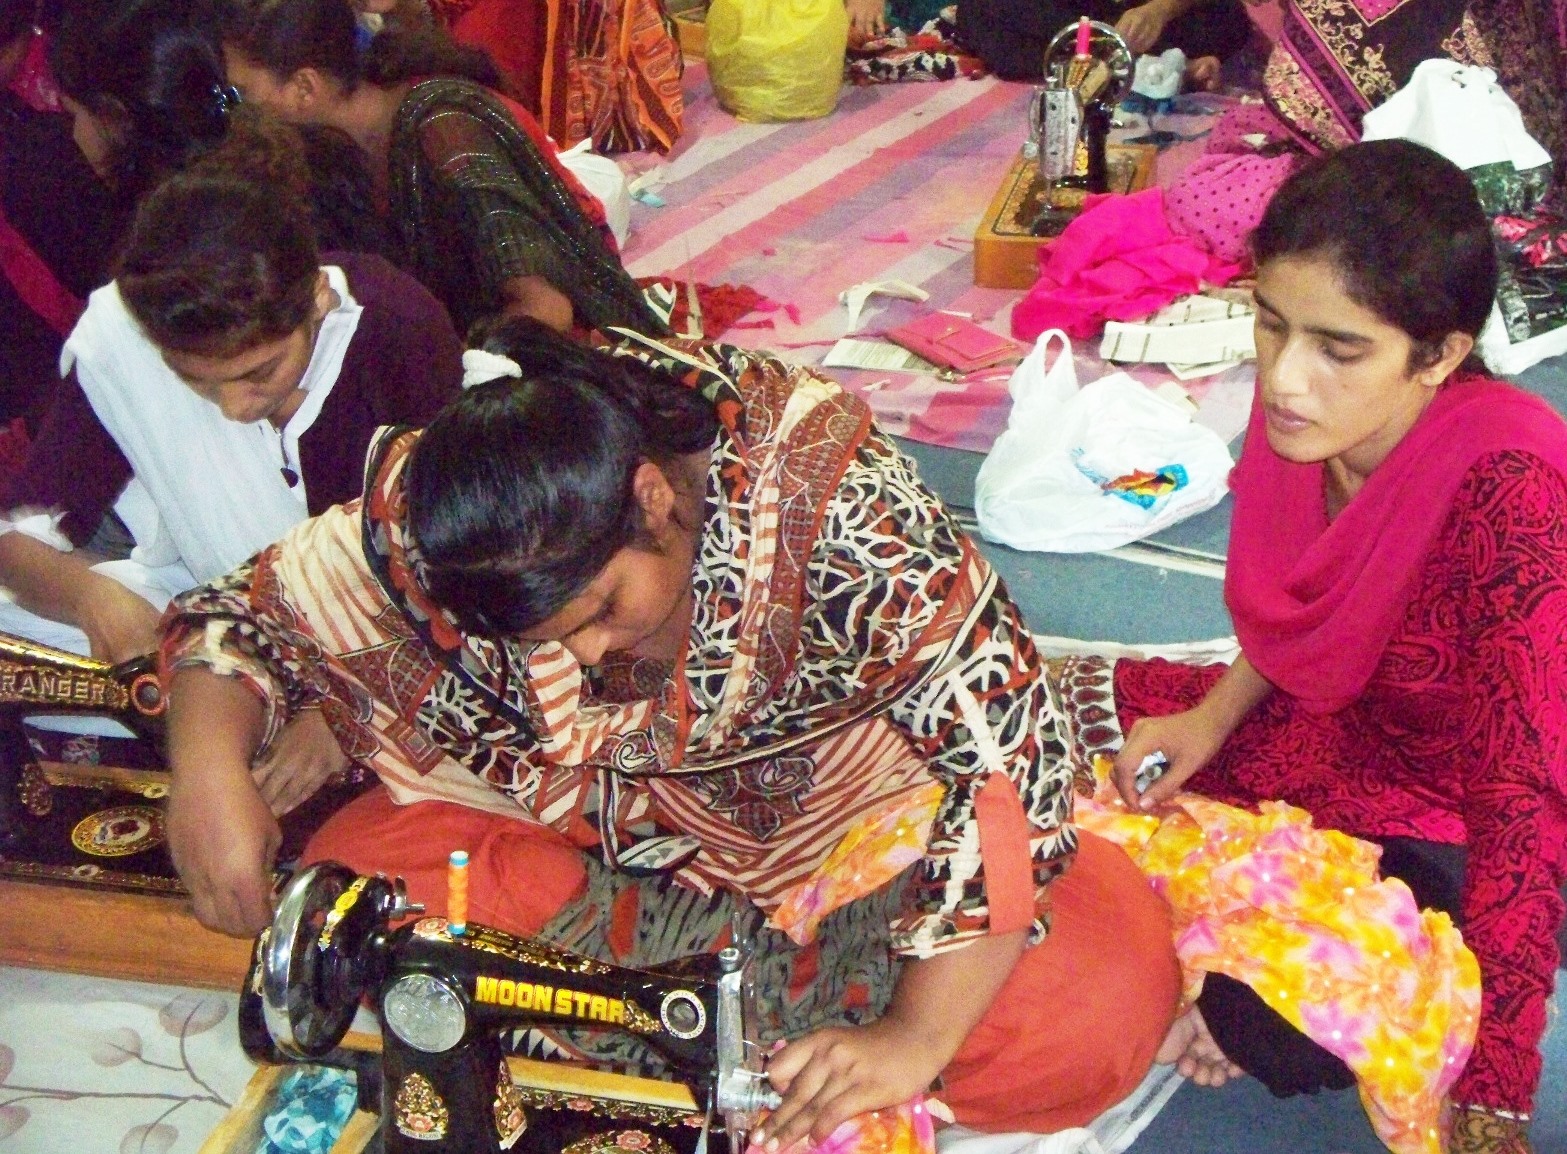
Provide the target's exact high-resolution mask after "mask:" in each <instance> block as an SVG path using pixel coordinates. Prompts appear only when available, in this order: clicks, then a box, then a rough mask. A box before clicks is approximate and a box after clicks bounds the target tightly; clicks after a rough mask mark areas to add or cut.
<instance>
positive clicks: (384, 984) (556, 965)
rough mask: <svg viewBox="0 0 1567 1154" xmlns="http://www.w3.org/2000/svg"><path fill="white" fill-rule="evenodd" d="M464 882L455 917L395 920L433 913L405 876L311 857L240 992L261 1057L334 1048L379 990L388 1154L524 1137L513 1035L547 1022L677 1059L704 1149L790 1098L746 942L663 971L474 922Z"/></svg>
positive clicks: (495, 1144) (476, 1153) (500, 1146)
mask: <svg viewBox="0 0 1567 1154" xmlns="http://www.w3.org/2000/svg"><path fill="white" fill-rule="evenodd" d="M465 892H466V890H465V885H464V889H463V891H462V892H461V893H459V892H458V888H457V887H456V886H455V885H454V886H453V888H452V892H451V894H450V895H449V913H450V918H424V919H421V920H418V921H415V922H413V923H412V924H409V925H403V926H401V927H399V928H395V929H394V928H392V927H393V923H395V922H398V921H400V920H403V919H405V918H407V917H409V916H410V915H412V914H416V913H421V912H423V911H422V907H419V906H415V905H411V904H410V903H409V902H408V901H407V899H406V897H405V894H404V891H403V885H402V882H401V880H398V881H388V880H387V879H386V878H384V877H362V876H358V875H356V874H355V873H354V872H353V871H352V870H350V869H348V868H347V867H346V866H342V865H339V864H337V863H335V862H323V863H318V864H316V865H312V866H309V867H307V868H306V869H304V870H302V871H301V872H300V873H299V874H297V875H296V876H295V877H294V878H293V879H292V880H291V881H290V882H289V883H288V884H287V886H286V887H285V888H284V890H283V892H282V894H281V896H280V898H279V901H278V907H277V913H276V916H275V917H274V919H273V923H272V925H271V926H270V927H269V928H268V929H267V930H266V931H264V932H263V933H262V935H261V937H260V938H259V939H258V940H257V943H256V951H255V955H254V961H253V963H252V968H251V973H250V975H249V977H248V978H247V981H246V984H245V988H244V990H243V992H242V996H241V1004H240V1031H241V1040H242V1042H243V1043H244V1045H245V1049H246V1052H247V1053H249V1054H250V1055H251V1057H253V1058H255V1059H257V1060H258V1061H270V1062H277V1061H282V1060H289V1059H293V1060H300V1061H309V1060H320V1059H322V1058H324V1057H326V1056H327V1055H329V1054H331V1053H332V1052H333V1050H334V1049H335V1048H336V1047H337V1046H338V1044H339V1043H340V1042H341V1041H342V1040H343V1038H344V1036H345V1035H346V1034H347V1032H348V1029H349V1026H350V1024H351V1023H352V1021H353V1018H354V1015H355V1012H356V1011H357V1010H358V1009H359V1006H360V1002H361V1000H362V999H364V998H366V997H368V998H369V1000H370V1003H371V1005H373V1007H374V1009H375V1011H376V1014H377V1017H378V1018H379V1020H380V1023H381V1047H382V1048H381V1068H380V1074H381V1077H380V1095H379V1098H380V1101H379V1113H380V1119H381V1120H380V1135H381V1140H382V1143H383V1148H384V1149H385V1151H387V1154H414V1152H419V1154H433V1152H435V1151H441V1150H449V1151H453V1152H458V1151H460V1152H461V1154H483V1152H485V1151H500V1150H508V1149H511V1147H512V1146H513V1144H514V1143H515V1142H516V1141H517V1139H518V1138H519V1137H520V1136H521V1134H522V1132H523V1130H524V1129H525V1128H526V1126H527V1117H526V1112H525V1110H524V1107H523V1103H522V1099H521V1096H520V1094H519V1091H518V1090H517V1088H516V1087H515V1086H514V1085H513V1083H512V1080H511V1077H510V1075H509V1073H508V1070H507V1065H506V1062H505V1060H504V1056H503V1052H502V1046H501V1036H502V1034H505V1033H510V1032H511V1031H514V1030H517V1029H519V1028H522V1027H528V1026H537V1025H555V1026H587V1027H591V1028H599V1029H609V1030H625V1031H629V1032H630V1033H632V1034H634V1035H636V1036H637V1037H639V1038H641V1039H642V1040H643V1041H645V1042H646V1043H647V1045H648V1046H650V1047H651V1048H652V1049H654V1050H656V1051H657V1052H658V1053H659V1054H660V1055H662V1056H663V1057H664V1058H665V1059H666V1060H667V1061H668V1063H669V1064H670V1065H671V1066H672V1067H673V1068H674V1069H675V1070H676V1071H677V1072H678V1074H679V1076H680V1077H681V1078H682V1079H683V1080H684V1081H685V1083H686V1084H687V1086H689V1088H690V1090H691V1095H692V1098H693V1099H694V1100H695V1102H696V1103H697V1105H698V1107H699V1109H701V1110H702V1111H705V1117H706V1122H705V1123H704V1125H703V1129H702V1135H701V1138H700V1140H699V1142H698V1146H697V1149H698V1150H699V1151H701V1150H704V1149H707V1148H708V1142H707V1139H708V1130H709V1127H710V1126H714V1127H715V1130H716V1127H721V1128H722V1130H723V1132H724V1133H725V1134H726V1136H727V1139H728V1144H729V1149H730V1151H732V1152H738V1151H741V1150H743V1149H744V1148H745V1135H746V1134H747V1133H748V1132H749V1130H750V1129H751V1128H752V1126H753V1125H754V1124H755V1122H756V1120H757V1117H758V1114H759V1112H760V1111H762V1110H766V1109H771V1108H773V1107H775V1106H776V1105H777V1103H778V1097H777V1095H776V1094H775V1093H774V1092H773V1091H772V1090H771V1088H770V1087H769V1086H768V1084H767V1081H766V1075H765V1074H764V1073H763V1071H762V1056H761V1051H760V1048H759V1046H758V1045H757V1042H756V1039H755V1038H754V1036H752V1034H751V1032H750V1031H752V1030H754V1028H755V1021H756V1016H755V1010H754V1004H753V994H752V989H751V985H750V978H749V967H748V965H747V961H748V959H747V957H746V953H745V951H744V950H743V949H741V948H739V947H730V948H727V949H724V950H721V951H719V953H718V954H716V955H700V956H696V957H691V958H685V959H682V960H680V961H677V962H673V963H671V964H669V965H667V966H664V967H662V968H661V969H659V970H657V971H652V970H638V969H629V968H625V967H620V966H613V965H609V964H606V963H604V962H600V961H597V960H596V959H593V958H589V957H584V956H582V955H578V954H573V953H570V952H568V951H565V950H562V949H558V948H556V947H554V946H550V945H547V944H545V943H542V942H539V941H535V940H530V939H525V938H516V937H513V936H512V935H510V934H506V933H503V932H501V931H499V930H496V929H492V928H489V927H486V926H481V925H472V924H466V923H465V922H464V920H463V919H464V917H465V915H464V914H463V913H462V912H461V910H462V907H463V906H464V905H465ZM361 1085H362V1086H363V1082H362V1083H361ZM363 1098H364V1094H363V1090H362V1092H361V1099H362V1102H361V1104H362V1105H363V1104H364V1103H363ZM371 1106H372V1108H374V1103H371ZM715 1121H716V1126H715Z"/></svg>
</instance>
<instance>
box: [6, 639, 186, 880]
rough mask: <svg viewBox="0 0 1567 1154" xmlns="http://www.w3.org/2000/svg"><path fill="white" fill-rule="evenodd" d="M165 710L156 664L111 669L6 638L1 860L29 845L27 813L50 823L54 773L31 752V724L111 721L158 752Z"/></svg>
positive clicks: (129, 664) (142, 661)
mask: <svg viewBox="0 0 1567 1154" xmlns="http://www.w3.org/2000/svg"><path fill="white" fill-rule="evenodd" d="M165 704H166V703H165V701H164V696H163V690H162V687H161V686H160V685H159V683H158V675H157V671H156V670H155V669H154V668H153V661H152V658H150V657H140V658H137V659H135V660H133V661H127V662H125V663H124V664H121V665H110V664H109V663H108V662H105V661H98V660H96V659H94V658H91V657H79V656H77V655H76V654H74V653H68V652H66V651H65V650H62V649H51V648H50V647H49V646H47V645H39V644H37V643H36V642H32V641H28V640H27V639H25V638H22V637H13V636H12V635H11V634H9V633H0V737H3V739H4V742H5V746H6V748H5V750H4V757H3V759H0V853H3V852H4V851H5V850H6V849H7V848H12V847H16V846H17V845H18V843H19V842H21V841H22V840H23V839H24V834H25V832H26V831H25V830H24V828H23V826H24V817H23V811H24V810H25V811H27V812H29V813H31V814H32V816H35V817H42V816H44V815H43V814H42V813H38V812H37V811H38V810H39V809H40V808H41V801H40V799H41V798H42V797H43V796H44V795H45V794H46V793H47V790H48V788H49V784H50V783H49V782H48V780H47V770H46V768H44V767H40V766H39V765H38V764H36V763H34V761H33V759H32V757H31V756H30V755H29V754H28V752H27V744H26V740H25V738H23V736H22V731H21V722H22V719H23V718H24V717H25V716H29V715H37V714H48V715H51V716H58V715H61V714H74V715H87V716H97V717H107V718H111V719H113V720H115V721H118V722H120V723H121V724H122V725H124V726H126V727H127V728H129V729H130V731H131V732H132V733H134V734H135V735H136V736H137V737H139V738H142V739H143V740H145V741H147V742H150V743H152V745H153V746H156V745H157V744H158V743H159V742H160V741H161V739H162V734H163V711H164V707H165ZM163 792H166V790H165V791H163ZM158 796H161V793H159V794H158ZM104 836H109V835H108V834H107V833H106V834H105V835H104Z"/></svg>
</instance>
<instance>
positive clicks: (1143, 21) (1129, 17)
mask: <svg viewBox="0 0 1567 1154" xmlns="http://www.w3.org/2000/svg"><path fill="white" fill-rule="evenodd" d="M1169 22H1170V12H1169V10H1168V8H1167V7H1166V6H1165V4H1164V3H1163V2H1162V0H1149V2H1148V3H1146V4H1139V5H1138V6H1137V7H1136V8H1128V9H1127V10H1126V11H1125V12H1123V13H1121V18H1120V19H1119V20H1117V21H1116V22H1115V30H1116V31H1117V32H1119V33H1120V34H1121V36H1122V37H1123V38H1124V39H1125V40H1126V46H1127V47H1128V48H1130V49H1131V50H1132V55H1133V56H1141V55H1142V54H1143V53H1145V52H1147V51H1149V50H1150V49H1151V48H1153V46H1154V45H1155V44H1157V43H1159V37H1161V36H1163V35H1164V26H1165V25H1166V24H1168V23H1169Z"/></svg>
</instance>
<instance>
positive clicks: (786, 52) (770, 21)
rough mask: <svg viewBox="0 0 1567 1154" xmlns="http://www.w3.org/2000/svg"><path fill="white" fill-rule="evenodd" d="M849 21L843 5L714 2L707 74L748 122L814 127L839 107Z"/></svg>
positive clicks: (797, 0)
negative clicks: (809, 124) (791, 122)
mask: <svg viewBox="0 0 1567 1154" xmlns="http://www.w3.org/2000/svg"><path fill="white" fill-rule="evenodd" d="M848 44H849V16H848V13H847V12H845V11H844V7H843V0H713V3H712V5H711V7H709V8H708V10H707V69H708V75H709V77H710V78H711V79H712V82H713V92H714V93H715V94H716V95H717V97H718V103H719V104H720V105H722V106H723V107H724V108H725V109H727V110H728V111H730V112H732V113H734V114H735V115H736V116H738V117H739V118H740V119H741V120H810V119H811V118H813V117H817V116H826V115H827V114H828V113H829V112H831V111H832V110H833V109H834V108H835V107H837V104H838V89H839V88H841V87H842V85H843V54H844V50H845V49H846V48H847V47H848Z"/></svg>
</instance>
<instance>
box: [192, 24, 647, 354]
mask: <svg viewBox="0 0 1567 1154" xmlns="http://www.w3.org/2000/svg"><path fill="white" fill-rule="evenodd" d="M229 7H230V9H231V11H230V12H229V16H228V20H227V26H226V28H225V31H224V49H223V50H224V57H225V59H226V60H227V61H228V75H229V79H230V80H231V81H232V82H233V83H234V84H235V85H236V86H238V88H239V89H240V91H241V92H243V93H244V96H245V99H246V100H247V101H251V102H254V103H257V104H260V105H262V106H264V107H265V108H267V109H268V110H269V111H271V112H273V113H275V114H276V115H278V116H280V117H282V118H283V119H284V120H286V121H288V122H290V123H292V124H299V125H324V126H328V127H333V128H337V129H340V130H342V131H343V132H345V133H347V134H348V135H349V136H350V137H352V138H353V139H354V141H355V142H356V143H357V144H358V145H359V148H360V149H361V151H362V152H363V155H364V159H365V163H366V164H367V165H368V166H369V169H370V173H371V176H372V177H373V179H374V181H375V183H376V191H377V198H378V202H379V206H380V208H381V209H382V211H383V212H384V214H385V216H386V220H387V223H388V226H389V231H390V233H391V234H392V237H393V241H394V245H395V247H396V248H397V250H398V251H397V259H398V261H399V263H400V264H402V266H403V267H405V268H408V269H410V270H412V271H413V272H414V273H415V274H416V275H417V276H418V277H419V279H420V280H421V281H423V282H424V284H425V285H427V286H428V287H429V288H430V290H431V291H432V292H434V293H435V294H436V296H438V297H439V298H440V299H441V300H442V302H443V303H445V305H446V307H447V308H448V309H449V310H450V311H451V314H452V317H453V319H454V320H455V321H456V322H457V324H458V326H459V327H460V328H462V329H463V330H464V331H466V330H467V328H468V327H469V326H470V325H472V324H473V323H474V322H475V321H477V320H480V319H483V318H485V317H488V316H491V315H493V314H497V313H503V314H507V315H524V316H532V317H536V318H538V319H540V320H543V321H544V322H545V323H547V324H549V325H550V326H552V327H553V328H557V329H560V330H562V331H564V330H566V329H568V328H570V327H571V326H572V325H574V324H575V325H578V326H580V327H582V328H584V329H592V328H599V329H608V328H609V327H611V326H626V327H628V328H633V329H636V330H637V331H639V332H654V333H656V332H662V331H664V326H663V325H662V323H661V322H659V321H658V320H657V318H655V317H654V315H653V314H652V312H651V311H649V309H648V307H647V304H646V302H645V301H644V300H643V298H642V294H641V290H640V289H638V288H637V285H636V283H635V282H634V281H633V280H632V279H631V277H630V276H629V275H627V273H626V270H625V269H624V268H623V267H622V266H621V263H620V258H619V256H618V255H617V253H616V251H615V248H614V244H613V239H612V238H611V236H610V233H609V230H608V228H607V226H606V224H605V220H604V212H603V206H602V205H601V204H600V203H599V202H598V201H597V200H596V199H595V198H594V197H593V196H592V195H591V194H590V193H588V191H587V190H586V189H584V188H583V187H582V186H581V185H580V184H579V183H578V182H577V181H576V179H575V178H574V177H572V176H571V175H570V174H569V173H567V172H566V170H565V169H564V168H563V167H562V166H561V164H560V162H559V161H558V160H557V159H556V158H555V154H554V149H553V148H552V146H551V145H550V143H549V141H548V139H547V138H546V137H545V135H544V132H543V130H542V129H541V128H540V127H539V126H538V124H537V122H535V121H534V119H533V117H532V116H531V115H530V114H529V113H528V111H527V110H526V109H525V108H523V107H522V106H521V105H519V104H516V103H515V102H513V101H510V100H507V99H506V98H504V97H503V96H501V95H499V94H498V93H497V92H495V91H493V88H494V87H496V86H497V85H499V83H500V77H499V74H498V73H497V72H496V70H495V68H494V65H493V64H491V63H490V61H489V59H488V58H487V57H486V56H485V55H484V54H483V53H482V52H480V51H477V50H474V49H459V48H458V47H457V46H456V45H454V44H452V43H450V42H449V41H447V40H446V39H445V38H444V37H443V36H438V35H437V33H436V32H435V31H434V30H433V29H432V30H426V31H424V32H414V31H411V30H409V29H406V28H390V29H387V30H386V31H384V32H382V33H380V34H379V35H377V36H376V37H375V38H374V39H373V40H372V41H371V42H370V46H369V47H368V48H361V45H360V41H359V37H358V33H357V25H356V23H355V19H354V11H353V8H352V6H351V5H350V3H349V2H348V0H231V3H230V5H229Z"/></svg>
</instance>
